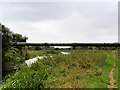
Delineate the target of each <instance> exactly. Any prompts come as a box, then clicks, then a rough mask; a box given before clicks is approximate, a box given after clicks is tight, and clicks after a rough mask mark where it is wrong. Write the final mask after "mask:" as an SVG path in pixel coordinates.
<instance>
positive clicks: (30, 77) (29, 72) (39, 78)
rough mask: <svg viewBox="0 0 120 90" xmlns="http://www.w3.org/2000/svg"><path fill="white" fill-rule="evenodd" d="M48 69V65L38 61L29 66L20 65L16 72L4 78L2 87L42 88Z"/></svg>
mask: <svg viewBox="0 0 120 90" xmlns="http://www.w3.org/2000/svg"><path fill="white" fill-rule="evenodd" d="M48 70H49V69H48V66H46V65H44V64H42V63H41V62H38V61H37V62H36V63H33V64H32V65H31V67H30V68H29V67H28V66H27V65H26V64H25V65H21V66H19V71H18V72H16V73H15V74H13V75H12V74H11V75H8V77H6V78H5V79H4V81H3V85H2V88H43V87H44V83H45V81H46V80H47V77H48Z"/></svg>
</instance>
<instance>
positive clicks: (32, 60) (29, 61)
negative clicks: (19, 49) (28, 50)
mask: <svg viewBox="0 0 120 90" xmlns="http://www.w3.org/2000/svg"><path fill="white" fill-rule="evenodd" d="M61 53H62V54H70V53H68V52H61ZM50 57H52V56H50ZM43 58H47V56H37V57H35V58H32V59H29V60H25V63H26V64H27V65H28V66H29V67H30V66H31V64H32V63H35V62H36V61H37V60H38V59H43Z"/></svg>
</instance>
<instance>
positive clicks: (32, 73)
mask: <svg viewBox="0 0 120 90" xmlns="http://www.w3.org/2000/svg"><path fill="white" fill-rule="evenodd" d="M32 53H34V52H32ZM117 61H118V60H117V58H115V55H113V53H112V52H110V51H109V53H108V52H107V51H103V50H72V51H70V54H68V55H63V54H60V53H58V54H54V55H53V57H52V58H51V57H48V58H44V59H41V60H38V61H37V62H36V63H33V64H32V65H31V67H28V66H27V65H24V66H20V67H19V68H18V71H17V72H16V73H15V74H13V75H9V76H8V77H6V78H5V80H4V81H3V85H2V87H3V88H32V87H33V88H43V87H44V88H107V85H108V84H110V83H109V81H110V78H109V72H110V70H111V69H112V68H113V63H114V62H115V63H117ZM115 73H117V69H116V70H115ZM114 76H115V77H117V75H116V74H114ZM115 79H116V78H115ZM116 80H117V79H116ZM115 84H116V85H117V82H115Z"/></svg>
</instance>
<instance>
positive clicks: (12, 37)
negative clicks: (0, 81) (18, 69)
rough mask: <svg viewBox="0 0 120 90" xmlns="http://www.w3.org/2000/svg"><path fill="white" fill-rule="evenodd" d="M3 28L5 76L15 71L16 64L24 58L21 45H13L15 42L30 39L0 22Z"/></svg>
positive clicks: (3, 73)
mask: <svg viewBox="0 0 120 90" xmlns="http://www.w3.org/2000/svg"><path fill="white" fill-rule="evenodd" d="M0 27H1V28H2V71H3V72H2V75H3V77H4V76H5V75H7V74H8V73H10V72H11V71H14V70H15V69H14V67H15V64H17V63H20V62H22V61H23V60H24V57H23V55H22V48H21V47H13V46H12V44H13V42H26V40H27V39H28V38H27V37H26V36H24V37H23V36H22V35H21V34H17V33H13V32H11V31H10V29H9V28H7V27H5V26H4V25H2V24H0Z"/></svg>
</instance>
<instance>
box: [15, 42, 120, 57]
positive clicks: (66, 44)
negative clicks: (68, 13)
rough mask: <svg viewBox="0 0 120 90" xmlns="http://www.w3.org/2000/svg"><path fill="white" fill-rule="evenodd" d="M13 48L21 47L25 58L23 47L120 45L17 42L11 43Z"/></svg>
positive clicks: (119, 44) (114, 45) (111, 45)
mask: <svg viewBox="0 0 120 90" xmlns="http://www.w3.org/2000/svg"><path fill="white" fill-rule="evenodd" d="M13 46H19V47H22V53H23V55H24V58H25V57H26V55H25V51H26V50H25V46H73V49H75V47H76V46H82V47H84V46H85V47H88V46H94V47H120V43H26V42H17V43H13Z"/></svg>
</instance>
